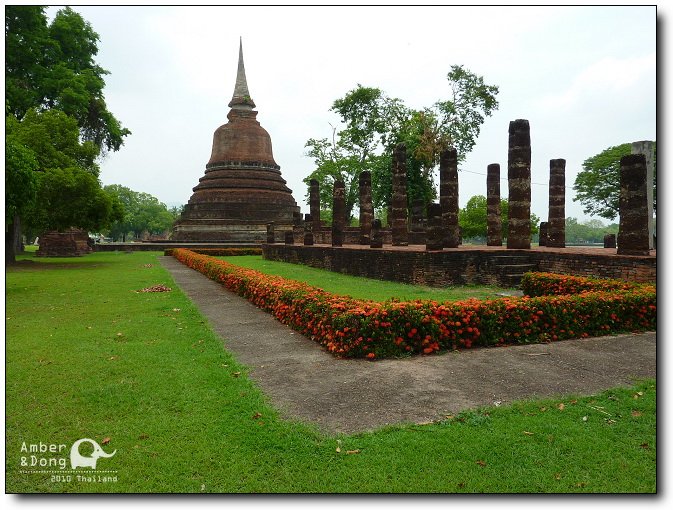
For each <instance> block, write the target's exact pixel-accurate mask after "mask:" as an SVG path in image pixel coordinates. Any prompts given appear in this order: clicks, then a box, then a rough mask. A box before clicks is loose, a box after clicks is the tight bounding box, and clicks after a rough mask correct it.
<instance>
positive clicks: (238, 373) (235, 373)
mask: <svg viewBox="0 0 673 510" xmlns="http://www.w3.org/2000/svg"><path fill="white" fill-rule="evenodd" d="M231 375H233V376H234V377H238V376H239V375H241V373H240V372H234V373H233V374H231Z"/></svg>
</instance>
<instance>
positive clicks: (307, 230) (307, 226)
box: [304, 214, 313, 246]
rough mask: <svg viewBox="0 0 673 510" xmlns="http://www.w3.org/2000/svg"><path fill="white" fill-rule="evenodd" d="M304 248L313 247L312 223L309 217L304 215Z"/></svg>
mask: <svg viewBox="0 0 673 510" xmlns="http://www.w3.org/2000/svg"><path fill="white" fill-rule="evenodd" d="M304 246H313V222H312V221H311V215H310V214H306V215H304Z"/></svg>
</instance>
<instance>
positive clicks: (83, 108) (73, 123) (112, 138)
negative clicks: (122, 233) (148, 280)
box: [5, 5, 130, 261]
mask: <svg viewBox="0 0 673 510" xmlns="http://www.w3.org/2000/svg"><path fill="white" fill-rule="evenodd" d="M44 10H45V7H41V6H17V5H14V6H6V7H5V45H6V55H5V99H6V103H5V106H6V115H5V119H6V130H7V139H10V138H11V143H12V144H14V145H13V147H14V148H13V149H12V150H13V151H14V153H13V156H12V157H14V159H15V160H16V158H21V157H23V156H17V154H20V152H17V149H16V145H17V144H18V145H21V146H22V147H24V148H25V149H26V150H27V151H31V152H32V154H33V155H34V158H35V160H36V162H37V165H36V166H32V167H31V168H33V171H35V172H37V173H36V175H35V176H34V177H35V179H20V178H16V179H15V177H17V176H18V174H16V172H14V173H11V174H10V181H11V185H12V187H13V195H12V196H13V197H24V199H25V203H24V204H23V205H22V207H21V208H18V209H17V208H16V207H14V209H12V210H14V211H18V213H17V214H14V215H13V218H14V219H13V221H12V224H10V225H8V224H7V218H8V217H12V211H10V210H8V209H7V208H6V209H5V218H6V225H5V231H6V235H5V237H6V238H14V239H16V238H20V227H21V225H25V226H26V227H27V228H28V229H36V228H45V226H46V225H60V224H61V219H62V218H63V217H68V215H69V214H70V213H73V214H72V217H73V218H75V219H77V218H79V219H78V221H77V222H75V223H73V224H72V225H69V226H72V227H85V226H86V225H102V224H104V223H105V222H106V221H107V220H105V219H104V218H103V217H102V216H101V214H105V213H106V211H107V213H109V215H110V216H109V218H108V220H110V219H112V218H114V217H115V214H116V213H115V211H118V209H119V204H115V203H114V201H112V204H110V200H111V199H110V200H106V199H105V196H104V194H102V190H101V188H100V183H98V179H97V177H98V173H99V168H98V164H97V161H98V160H99V158H100V157H102V156H104V155H105V153H106V152H107V151H109V150H113V151H116V150H119V148H120V147H121V145H122V144H123V140H124V137H125V136H128V135H129V134H130V131H129V130H128V129H126V128H124V127H122V126H121V124H120V123H119V121H118V120H117V119H116V118H115V117H114V115H112V113H110V112H109V111H108V109H107V105H106V103H105V99H104V96H103V88H104V86H105V81H104V79H103V76H104V75H105V74H108V73H107V71H106V70H104V69H102V68H101V67H100V66H98V65H97V64H96V63H95V61H94V57H95V55H96V54H97V52H98V40H99V37H98V35H97V34H96V33H95V32H94V31H93V29H92V28H91V26H90V25H89V23H87V22H86V21H85V20H84V19H83V18H82V17H81V16H80V15H79V14H77V13H76V12H75V11H73V10H72V9H70V8H68V7H66V8H64V9H61V10H60V11H58V13H57V14H56V16H55V18H54V20H53V21H52V22H51V24H49V23H48V21H47V17H46V15H45V12H44ZM23 154H24V155H25V154H28V152H25V151H24V152H23ZM15 156H16V157H15ZM6 157H7V156H6ZM26 161H27V160H26ZM12 165H15V166H14V168H15V169H16V168H17V167H16V163H15V162H13V163H12ZM21 168H25V165H23V166H21ZM80 170H81V171H83V172H86V173H87V174H89V175H90V176H91V177H92V178H93V180H92V179H86V178H85V177H84V176H83V175H82V174H81V172H80ZM7 179H8V178H7V174H6V181H7ZM59 183H60V184H64V185H66V186H72V187H70V188H68V187H66V188H65V190H69V191H68V192H69V193H70V192H72V193H74V194H75V195H76V197H75V199H74V201H73V202H72V203H70V204H64V203H63V202H62V201H58V200H55V199H54V197H53V196H52V194H53V193H54V192H58V189H55V188H54V189H52V188H51V186H55V185H57V184H59ZM96 183H97V186H98V188H97V189H95V188H96V187H95V186H94V184H96ZM21 185H25V186H26V188H25V189H23V190H21V189H19V187H20V186H21ZM33 186H34V187H35V189H34V190H33ZM65 190H64V193H65V192H66V191H65ZM33 191H35V192H34V193H33ZM78 193H79V194H80V195H78ZM81 193H90V195H89V197H88V199H85V198H84V196H83V195H81ZM75 195H73V196H75ZM31 197H32V198H33V199H34V200H32V201H31ZM46 198H49V199H50V200H51V201H50V202H49V204H50V205H48V204H47V202H45V201H44V200H45V199H46ZM79 198H82V200H80V199H79ZM108 199H109V197H108ZM8 205H10V204H8ZM61 206H66V207H69V208H70V210H69V211H63V210H59V209H54V207H61ZM79 206H81V207H82V209H81V210H79V211H77V209H76V207H79ZM108 206H109V207H108ZM12 207H13V206H12ZM24 214H25V215H26V216H27V218H26V219H27V221H25V222H21V221H20V216H22V215H24ZM88 214H91V216H90V217H87V215H88ZM50 215H53V216H54V218H53V219H49V218H48V216H50ZM57 228H61V227H57ZM63 228H65V227H63ZM6 246H7V243H6ZM13 250H14V244H11V246H7V260H10V261H11V260H13V259H14V251H13Z"/></svg>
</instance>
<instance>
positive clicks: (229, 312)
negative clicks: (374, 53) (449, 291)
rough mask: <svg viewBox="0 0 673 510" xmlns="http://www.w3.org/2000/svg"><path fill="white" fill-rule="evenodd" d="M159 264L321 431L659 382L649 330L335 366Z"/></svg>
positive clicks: (297, 414) (168, 264)
mask: <svg viewBox="0 0 673 510" xmlns="http://www.w3.org/2000/svg"><path fill="white" fill-rule="evenodd" d="M159 260H160V261H161V264H162V265H163V266H164V267H165V268H166V269H168V271H170V273H171V274H172V276H173V278H174V280H175V282H176V283H177V285H178V286H179V287H180V288H181V289H182V291H183V292H184V293H185V294H186V295H187V296H188V297H189V298H190V299H191V300H192V301H193V302H194V303H195V304H196V306H197V307H198V308H199V310H200V311H201V313H202V314H203V315H204V316H205V317H207V318H208V320H209V321H210V325H211V327H212V328H213V329H214V330H215V331H216V332H217V333H218V334H219V335H220V336H221V337H222V339H223V342H224V346H225V347H226V348H227V349H228V350H229V351H231V352H232V353H233V354H234V355H235V356H236V359H238V360H239V361H240V362H241V363H243V364H245V365H247V366H248V367H250V377H251V378H252V379H253V380H255V381H256V382H257V383H258V385H259V387H260V388H261V389H262V391H263V392H264V393H265V394H266V395H267V396H268V397H269V398H270V400H271V402H272V403H273V405H274V406H275V407H276V408H277V409H278V410H279V412H280V414H281V415H282V416H284V417H287V418H290V419H299V420H301V421H307V422H312V423H315V424H317V425H318V427H319V428H321V429H322V430H324V431H327V432H344V433H354V432H361V431H365V430H370V429H374V428H378V427H381V426H384V425H387V424H394V423H400V422H413V423H424V422H428V421H432V420H436V419H440V418H442V417H444V416H446V415H448V414H454V415H455V414H457V413H459V412H460V411H464V410H466V409H473V408H477V407H480V406H484V405H493V404H494V403H495V402H498V401H499V402H502V403H503V404H506V403H508V402H512V401H514V400H522V399H527V398H537V397H544V396H560V395H567V394H575V395H589V394H593V393H596V392H599V391H602V390H605V389H608V388H611V387H614V386H620V385H629V384H631V383H632V382H633V380H634V379H637V378H643V377H656V333H644V334H637V335H619V336H609V337H602V338H589V339H584V340H566V341H563V342H556V343H552V344H538V345H523V346H512V347H499V348H489V349H474V350H466V351H461V352H450V353H445V354H443V355H433V356H415V357H412V358H405V359H390V360H379V361H375V362H370V361H365V360H342V359H337V358H335V357H334V356H332V355H331V354H329V353H327V352H326V351H324V350H323V349H322V348H321V347H320V346H319V345H318V344H317V343H315V342H313V341H312V340H310V339H308V338H306V337H304V336H303V335H300V334H299V333H296V332H294V331H292V330H291V329H290V328H288V327H287V326H284V325H283V324H281V323H279V322H278V321H276V320H275V319H274V318H273V317H272V316H271V315H269V314H267V313H265V312H262V311H261V310H259V309H258V308H256V307H255V306H254V305H252V304H251V303H249V302H248V301H247V300H245V299H243V298H240V297H239V296H237V295H235V294H233V293H231V292H229V291H227V290H226V289H225V288H224V287H222V286H221V285H219V284H217V283H215V282H213V281H212V280H209V279H208V278H206V277H205V276H203V275H201V274H200V273H198V272H196V271H194V270H192V269H189V268H188V267H186V266H184V265H182V264H181V263H179V262H178V261H177V260H175V259H174V258H173V257H159Z"/></svg>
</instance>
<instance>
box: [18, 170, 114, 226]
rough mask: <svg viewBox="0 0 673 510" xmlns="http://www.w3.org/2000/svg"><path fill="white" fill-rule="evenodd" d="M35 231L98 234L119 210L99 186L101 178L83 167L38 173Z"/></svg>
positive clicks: (32, 214)
mask: <svg viewBox="0 0 673 510" xmlns="http://www.w3.org/2000/svg"><path fill="white" fill-rule="evenodd" d="M38 176H39V178H38V182H39V184H38V191H37V200H36V207H35V210H34V211H33V212H32V213H31V214H30V216H29V217H30V220H31V225H32V226H33V228H36V229H39V230H42V231H48V230H58V231H63V230H66V229H68V228H70V227H73V226H76V227H79V228H82V229H85V230H88V231H98V230H102V229H104V228H106V227H108V226H109V225H110V224H111V223H112V222H113V221H115V220H117V219H118V217H115V216H114V215H113V213H115V214H118V213H119V211H120V208H118V207H113V202H114V199H113V198H112V197H111V196H110V195H109V194H108V193H106V192H105V191H104V190H103V189H102V188H101V186H100V182H99V181H98V179H97V178H96V177H95V176H93V175H91V173H89V172H87V171H86V170H84V169H82V168H81V167H76V166H75V167H66V168H52V169H49V170H46V171H45V172H43V173H39V174H38Z"/></svg>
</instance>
